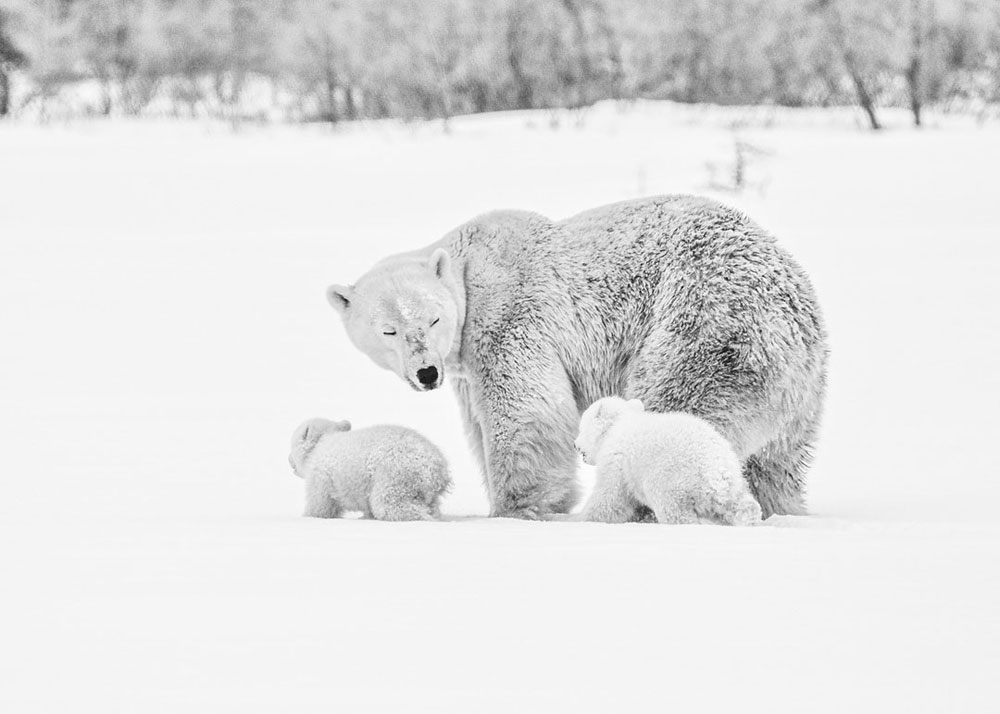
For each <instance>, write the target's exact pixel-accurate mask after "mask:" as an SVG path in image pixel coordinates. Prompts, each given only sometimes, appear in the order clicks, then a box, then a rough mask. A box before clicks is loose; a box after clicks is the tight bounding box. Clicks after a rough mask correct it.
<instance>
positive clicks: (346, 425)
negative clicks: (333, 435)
mask: <svg viewBox="0 0 1000 714" xmlns="http://www.w3.org/2000/svg"><path fill="white" fill-rule="evenodd" d="M336 426H337V430H338V431H350V430H351V422H349V421H348V420H347V419H344V420H343V421H338V422H337V424H336Z"/></svg>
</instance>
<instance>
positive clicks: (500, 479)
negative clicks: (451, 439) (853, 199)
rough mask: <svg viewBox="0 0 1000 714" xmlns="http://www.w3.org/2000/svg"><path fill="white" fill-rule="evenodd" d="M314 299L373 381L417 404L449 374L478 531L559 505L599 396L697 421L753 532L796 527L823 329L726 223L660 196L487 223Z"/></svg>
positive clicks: (775, 265) (486, 219)
mask: <svg viewBox="0 0 1000 714" xmlns="http://www.w3.org/2000/svg"><path fill="white" fill-rule="evenodd" d="M327 297H328V299H329V301H330V303H331V304H332V305H333V306H334V307H335V308H337V310H338V311H339V312H340V314H341V315H342V317H343V319H344V324H345V327H346V329H347V333H348V335H349V337H350V339H351V341H352V342H353V343H354V344H355V345H356V346H357V347H358V348H359V349H361V350H362V351H363V352H365V353H366V354H368V356H369V357H371V358H372V359H373V360H374V361H375V362H376V363H377V364H378V365H380V366H382V367H384V368H386V369H390V370H392V371H394V372H396V373H397V374H398V375H399V376H400V377H402V378H403V379H404V380H405V381H407V382H408V383H409V384H410V385H411V386H412V387H414V388H415V389H418V390H428V389H434V388H436V387H438V386H440V385H441V383H442V381H443V380H444V378H445V376H446V375H447V376H448V378H449V380H450V381H451V383H452V384H453V385H454V388H455V392H456V394H457V396H458V400H459V402H460V404H461V407H462V416H463V418H464V421H465V425H466V430H467V433H468V437H469V440H470V442H471V445H472V450H473V452H474V453H475V454H476V456H477V458H478V460H479V463H480V464H481V466H482V470H483V476H484V478H485V483H486V488H487V490H488V492H489V496H490V503H491V515H495V516H514V517H521V518H540V517H543V516H545V515H547V514H549V513H555V512H565V511H568V510H569V509H571V508H572V507H573V505H574V504H575V503H576V501H577V499H578V486H577V480H576V453H575V451H574V448H573V440H574V438H575V437H576V432H577V426H578V424H579V419H580V414H581V412H582V411H583V410H584V409H586V408H587V406H588V405H590V404H591V403H592V402H594V401H596V400H597V399H599V398H601V397H605V396H608V395H621V396H623V397H626V398H630V399H631V398H638V399H641V400H642V402H643V403H644V404H645V405H646V406H647V408H648V409H650V410H652V411H663V412H667V411H685V412H690V413H692V414H695V415H698V416H700V417H703V418H705V419H707V420H708V421H710V422H712V423H713V424H714V425H715V426H716V427H718V429H719V430H720V431H721V432H722V433H723V434H724V435H725V436H726V437H727V438H729V440H730V441H731V442H732V444H733V447H734V448H735V450H736V453H737V455H738V456H739V457H740V459H741V460H742V461H743V471H744V476H745V477H746V479H747V481H748V483H749V485H750V487H751V489H752V491H753V493H754V495H755V496H756V497H757V499H758V501H759V502H760V505H761V508H762V510H763V514H764V517H767V516H768V515H770V514H772V513H802V512H803V511H804V500H803V496H804V494H803V489H804V471H805V469H806V465H807V463H806V462H807V460H808V455H809V451H810V446H811V443H812V441H813V439H814V437H815V435H816V430H817V425H818V422H819V417H820V411H821V406H822V401H823V390H824V382H825V370H826V344H825V334H824V329H823V324H822V319H821V316H820V310H819V306H818V304H817V302H816V298H815V295H814V294H813V290H812V287H811V285H810V284H809V280H808V279H807V278H806V276H805V274H804V273H803V271H802V270H801V268H799V266H798V265H797V264H796V263H795V262H794V261H793V260H792V258H791V257H790V256H789V255H788V253H786V252H785V251H784V250H782V249H781V248H780V247H778V246H777V245H776V244H775V241H774V239H773V238H772V237H771V236H770V235H768V234H767V233H766V232H764V231H763V230H762V229H761V228H759V227H758V226H757V225H756V224H754V223H753V222H752V221H750V220H749V219H748V218H747V217H746V216H744V215H743V214H741V213H739V212H738V211H735V210H733V209H730V208H727V207H726V206H723V205H721V204H718V203H716V202H714V201H710V200H707V199H701V198H695V197H691V196H661V197H656V198H649V199H642V200H636V201H628V202H624V203H617V204H612V205H609V206H604V207H601V208H597V209H594V210H591V211H587V212H585V213H581V214H579V215H577V216H574V217H572V218H569V219H567V220H564V221H560V222H553V221H550V220H548V219H547V218H544V217H543V216H540V215H537V214H534V213H527V212H520V211H499V212H495V213H489V214H486V215H483V216H480V217H478V218H475V219H473V220H472V221H470V222H468V223H466V224H465V225H462V226H460V227H458V228H456V229H455V230H453V231H452V232H450V233H449V234H447V235H446V236H445V237H444V238H442V239H441V240H439V241H438V242H436V243H434V244H432V245H430V246H428V247H426V248H424V249H421V250H417V251H414V252H412V253H405V254H402V255H397V256H392V257H389V258H386V259H385V260H383V261H381V262H379V263H378V264H376V265H375V266H374V267H373V268H372V269H371V270H370V271H368V272H367V273H366V274H365V275H363V276H362V277H361V278H360V279H359V280H358V281H357V282H356V283H355V284H354V285H352V286H342V285H332V286H330V288H329V289H328V291H327Z"/></svg>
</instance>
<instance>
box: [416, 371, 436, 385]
mask: <svg viewBox="0 0 1000 714" xmlns="http://www.w3.org/2000/svg"><path fill="white" fill-rule="evenodd" d="M417 379H419V380H420V383H421V384H422V385H424V386H425V387H429V386H431V385H432V384H434V383H435V382H437V381H438V370H437V367H422V368H421V369H418V370H417Z"/></svg>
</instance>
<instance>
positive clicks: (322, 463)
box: [288, 419, 451, 521]
mask: <svg viewBox="0 0 1000 714" xmlns="http://www.w3.org/2000/svg"><path fill="white" fill-rule="evenodd" d="M288 460H289V463H291V465H292V469H293V470H294V471H295V474H296V475H297V476H299V477H300V478H302V479H304V480H305V482H306V507H305V512H304V513H303V515H306V516H314V517H317V518H339V517H340V516H341V515H343V513H344V512H345V511H360V512H361V513H363V514H364V515H365V516H366V517H367V518H376V519H378V520H382V521H415V520H432V519H435V518H439V517H440V515H441V513H440V510H439V501H440V499H441V496H442V495H444V494H445V493H446V492H447V490H448V489H449V488H450V486H451V479H450V477H449V476H448V464H447V462H446V461H445V458H444V456H443V455H442V454H441V451H440V450H439V449H438V448H437V447H436V446H434V444H432V443H431V442H430V441H428V440H427V439H426V438H424V437H423V436H421V435H420V434H418V433H417V432H415V431H413V430H412V429H406V428H404V427H401V426H389V425H382V426H372V427H368V428H366V429H358V430H357V431H351V423H350V422H348V421H339V422H334V421H330V420H329V419H310V420H309V421H306V422H304V423H303V424H301V425H300V426H299V428H298V429H296V430H295V433H294V434H293V436H292V447H291V455H290V456H289V458H288Z"/></svg>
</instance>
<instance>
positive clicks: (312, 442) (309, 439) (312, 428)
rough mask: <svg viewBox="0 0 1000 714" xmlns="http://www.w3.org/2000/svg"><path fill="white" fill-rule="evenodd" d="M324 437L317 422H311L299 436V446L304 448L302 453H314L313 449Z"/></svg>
mask: <svg viewBox="0 0 1000 714" xmlns="http://www.w3.org/2000/svg"><path fill="white" fill-rule="evenodd" d="M321 436H323V429H322V428H320V426H319V425H318V424H316V423H315V422H309V423H307V424H305V425H304V426H303V427H302V432H301V434H300V435H299V444H300V446H301V447H302V453H304V454H308V453H309V452H310V451H312V449H313V447H314V446H316V444H317V442H319V437H321Z"/></svg>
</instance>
